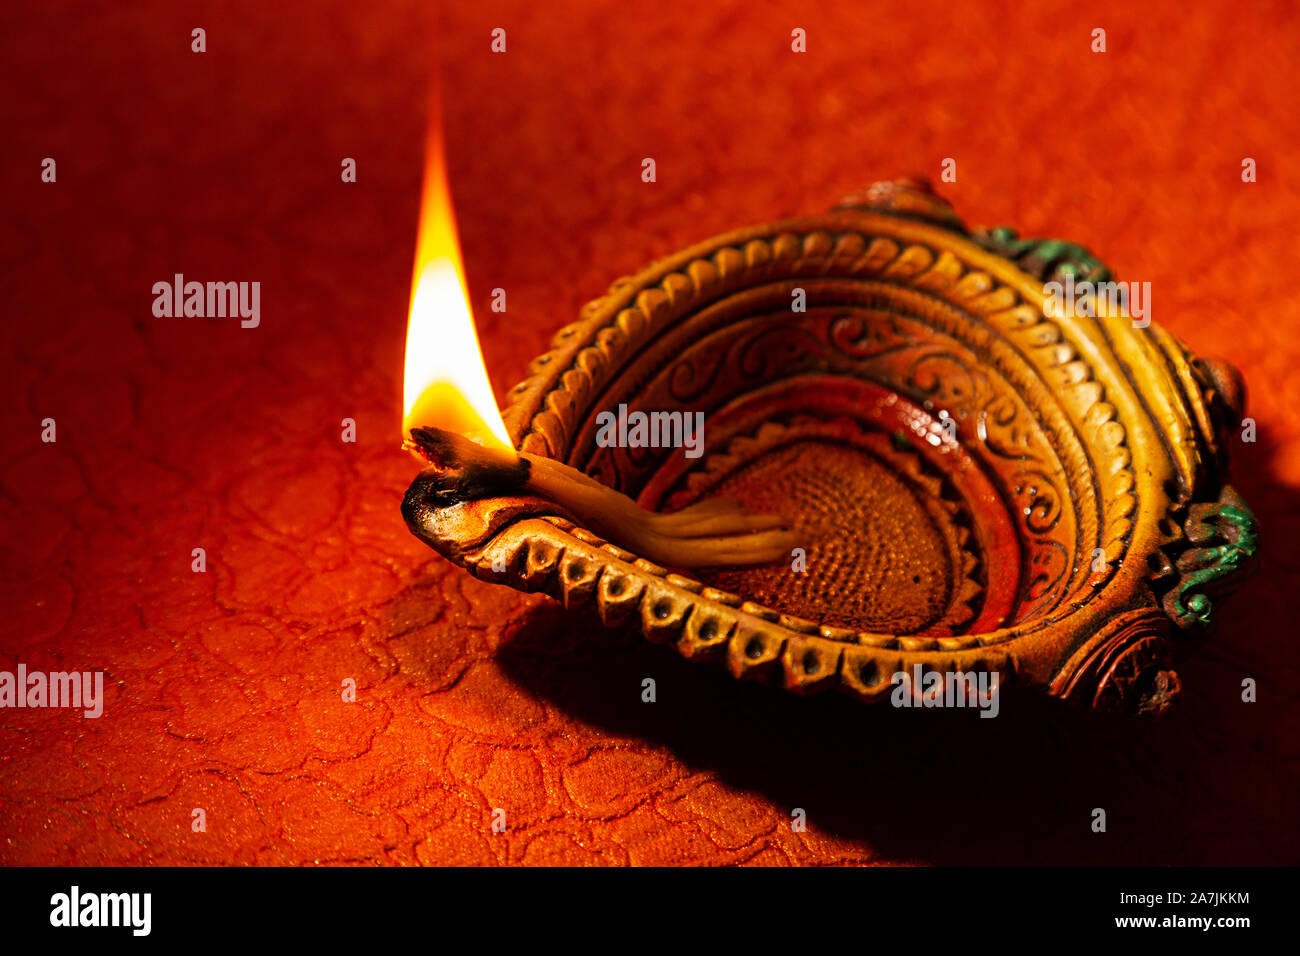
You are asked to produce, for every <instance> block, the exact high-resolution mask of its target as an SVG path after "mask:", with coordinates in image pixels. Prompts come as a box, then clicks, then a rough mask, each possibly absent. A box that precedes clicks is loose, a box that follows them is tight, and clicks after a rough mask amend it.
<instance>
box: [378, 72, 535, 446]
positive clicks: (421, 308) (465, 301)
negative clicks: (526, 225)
mask: <svg viewBox="0 0 1300 956" xmlns="http://www.w3.org/2000/svg"><path fill="white" fill-rule="evenodd" d="M404 392H405V396H404V404H403V417H402V431H403V433H406V432H407V431H409V430H410V429H411V428H413V427H415V426H417V425H433V426H436V427H438V428H445V429H447V430H448V431H454V432H458V433H460V434H462V435H465V436H467V437H469V438H473V439H475V440H477V441H479V442H482V443H483V444H485V445H498V446H503V447H506V448H510V447H513V446H512V445H511V443H510V435H509V434H508V433H507V432H506V426H505V423H504V422H503V421H502V420H501V412H500V411H499V410H498V409H497V404H496V400H495V399H494V398H493V397H492V386H491V384H490V383H489V382H488V375H487V367H486V366H485V365H484V364H483V352H482V350H481V349H480V348H479V344H478V336H477V334H476V333H475V331H474V317H473V315H472V314H471V312H470V307H469V292H468V289H467V288H466V285H465V270H464V267H463V265H462V263H461V255H460V241H459V239H458V237H457V233H456V214H455V211H454V210H453V209H452V205H451V190H450V189H449V188H448V186H447V165H446V160H445V158H444V154H443V146H442V116H441V110H440V108H439V101H438V91H437V90H436V89H434V90H433V91H432V95H431V109H430V120H429V138H428V144H427V147H426V150H425V167H424V198H423V201H422V202H421V206H420V229H419V238H418V239H417V241H416V246H415V269H414V272H413V274H412V277H411V313H410V317H409V319H408V321H407V325H406V376H405V386H404Z"/></svg>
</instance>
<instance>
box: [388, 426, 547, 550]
mask: <svg viewBox="0 0 1300 956" xmlns="http://www.w3.org/2000/svg"><path fill="white" fill-rule="evenodd" d="M411 443H412V445H413V446H414V448H415V450H416V451H418V452H419V453H420V454H421V455H423V456H424V457H425V458H426V459H427V460H428V462H429V464H430V465H431V466H432V467H430V468H428V469H426V470H425V471H424V472H422V473H421V474H420V476H419V477H418V478H416V480H415V481H414V482H412V484H411V487H410V488H408V489H407V492H406V496H405V498H403V500H402V514H403V515H404V516H405V517H406V523H407V524H408V525H411V526H412V528H414V527H415V526H416V525H417V524H419V523H421V521H420V518H421V516H422V515H423V514H425V513H427V511H428V510H429V509H432V508H446V507H448V506H450V505H455V504H460V503H461V502H463V501H470V500H473V499H476V498H493V497H497V496H501V495H514V494H519V493H520V491H521V490H522V489H523V486H524V484H525V483H526V482H527V481H528V476H529V472H530V465H529V462H528V459H527V458H524V457H523V456H522V455H519V454H516V453H515V452H514V451H513V450H511V449H504V448H490V447H487V446H484V445H480V444H478V443H477V442H474V441H470V440H469V439H468V438H466V437H465V436H464V435H458V434H456V433H455V432H449V431H444V430H443V429H441V428H431V427H428V426H420V427H417V428H413V429H411Z"/></svg>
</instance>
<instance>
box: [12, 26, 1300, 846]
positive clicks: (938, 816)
mask: <svg viewBox="0 0 1300 956" xmlns="http://www.w3.org/2000/svg"><path fill="white" fill-rule="evenodd" d="M30 6H31V7H33V8H36V7H39V9H30V10H18V9H17V5H6V6H5V7H4V8H3V11H2V12H0V89H2V90H3V91H4V92H3V94H0V117H2V119H3V123H2V124H0V129H3V139H4V141H5V146H4V148H3V149H2V150H0V184H2V188H3V194H4V200H3V217H0V270H3V282H2V286H0V304H2V305H3V328H4V331H3V353H2V354H0V363H2V364H0V368H2V369H3V375H2V376H0V388H2V390H3V401H2V402H0V415H2V416H3V422H2V434H3V440H4V445H3V447H4V457H3V462H2V463H0V521H3V531H4V533H3V536H0V571H2V572H3V582H2V583H0V635H2V638H0V668H3V669H13V668H14V667H15V665H16V664H17V662H18V661H20V660H21V661H22V662H24V663H26V664H27V665H28V666H29V667H31V668H40V669H46V670H59V669H66V668H77V669H92V670H94V669H102V670H103V671H105V672H106V680H107V683H108V688H107V692H106V694H107V702H106V709H105V713H104V716H103V717H102V718H100V719H99V720H86V719H83V718H81V717H80V716H78V715H76V714H73V713H69V712H67V711H60V710H46V711H32V710H22V711H18V710H6V711H0V861H3V862H5V863H71V862H82V863H106V864H112V863H142V862H149V863H226V862H235V863H311V862H374V863H470V862H475V863H477V862H484V863H489V862H494V863H530V864H531V863H679V862H691V863H693V862H752V863H783V862H793V863H819V862H841V861H849V862H930V863H952V862H1079V863H1103V862H1117V863H1129V862H1132V863H1245V862H1259V863H1274V862H1290V863H1295V862H1297V861H1298V860H1300V853H1297V836H1296V829H1295V827H1294V825H1293V817H1292V814H1293V813H1294V810H1295V806H1296V792H1295V781H1296V777H1297V769H1298V767H1297V765H1298V763H1300V724H1298V721H1297V716H1296V713H1297V712H1296V703H1297V694H1296V680H1297V665H1296V656H1295V642H1296V637H1297V627H1296V624H1295V620H1296V618H1295V614H1296V604H1295V601H1296V595H1297V594H1300V560H1297V549H1296V545H1295V542H1296V541H1297V539H1300V508H1298V507H1297V499H1296V493H1297V489H1298V488H1300V437H1297V418H1296V410H1297V408H1300V375H1297V373H1296V362H1297V358H1298V357H1300V335H1297V332H1300V328H1298V325H1300V323H1297V317H1296V312H1297V307H1298V306H1300V302H1298V298H1300V296H1298V293H1297V284H1296V275H1295V265H1296V262H1297V261H1300V239H1298V238H1297V232H1298V231H1297V225H1296V213H1297V208H1298V206H1300V204H1298V203H1297V190H1296V186H1295V179H1296V176H1297V174H1298V172H1297V169H1296V156H1297V154H1296V147H1297V145H1298V141H1300V137H1298V136H1297V132H1298V130H1297V125H1298V123H1297V118H1296V117H1297V115H1298V111H1297V108H1296V99H1295V98H1296V95H1297V82H1296V80H1297V77H1298V76H1300V71H1298V69H1297V58H1298V57H1300V29H1298V26H1300V24H1298V23H1297V15H1296V14H1295V13H1294V12H1292V11H1293V9H1294V8H1293V5H1291V4H1288V3H1281V2H1279V3H1276V4H1271V5H1270V4H1242V3H1240V2H1236V0H1233V2H1218V3H1208V4H1196V5H1194V6H1190V7H1189V6H1188V5H1186V4H1183V3H1180V2H1173V0H1170V2H1149V3H1143V4H1132V3H1127V2H1125V3H1117V4H1110V5H1105V6H1103V7H1098V8H1097V9H1095V10H1093V11H1086V10H1085V9H1084V8H1083V7H1082V6H1081V5H1079V4H1076V3H1064V2H1052V3H1035V4H1033V5H1032V9H1022V8H1020V7H1019V6H1018V5H1015V4H1002V3H981V4H966V3H962V4H952V3H947V2H929V0H926V2H921V0H908V2H906V3H890V4H862V3H844V4H824V3H815V4H814V3H809V4H802V5H796V4H771V3H752V2H751V3H741V2H736V0H726V2H717V3H700V2H698V0H692V2H677V0H658V2H655V3H650V4H631V3H627V2H590V0H583V2H575V0H568V2H566V3H564V4H539V3H535V2H522V0H521V2H511V3H494V2H482V0H475V2H472V3H459V4H455V5H453V6H450V7H448V8H447V9H445V10H444V11H443V13H442V25H441V30H440V31H439V32H440V35H441V37H442V55H443V58H444V62H445V70H446V72H445V78H446V89H447V100H448V101H447V106H446V121H447V135H448V149H449V154H450V156H449V163H450V178H451V183H452V189H453V192H454V194H455V199H456V202H457V205H458V213H459V217H460V222H461V230H462V239H463V244H464V249H465V256H466V262H467V271H468V277H469V283H470V287H471V291H472V295H473V297H474V299H475V306H476V312H477V314H478V316H479V322H480V335H481V337H482V339H483V344H484V350H485V352H486V354H487V360H488V365H489V368H490V371H491V372H492V375H493V379H494V383H495V384H496V386H497V391H498V393H502V392H504V391H505V390H506V388H508V387H509V386H510V385H512V384H513V383H514V382H515V381H516V380H518V379H519V378H520V377H521V376H522V374H523V372H524V368H525V364H526V362H527V360H528V359H529V358H531V357H532V356H533V355H534V354H536V353H538V352H540V351H542V350H543V348H544V346H545V344H546V343H547V341H548V339H549V337H550V335H551V333H552V331H553V330H554V329H555V328H557V327H558V326H560V325H561V324H563V323H565V322H567V321H569V320H570V319H571V318H572V317H574V316H575V315H576V313H577V310H578V308H579V306H580V305H581V304H582V303H583V302H584V301H586V300H587V299H590V298H593V297H594V296H596V295H598V294H600V293H601V292H602V291H603V290H604V289H605V288H606V286H607V285H608V284H609V282H610V280H612V279H613V278H615V277H617V276H620V275H624V274H627V273H630V272H632V271H634V270H636V269H637V268H638V267H640V266H641V265H643V264H644V263H646V262H647V261H649V260H651V259H653V258H655V257H657V256H660V255H663V254H666V253H669V252H671V251H673V250H675V249H676V248H678V247H679V246H682V245H684V244H686V243H689V242H694V241H696V240H699V239H702V238H705V237H707V236H710V235H712V234H715V233H718V232H722V231H725V230H728V229H730V228H733V227H736V226H740V225H744V224H748V223H753V222H759V221H763V220H767V219H773V218H780V217H784V216H788V215H797V214H804V213H808V212H813V211H817V210H821V209H823V208H825V207H827V206H828V205H829V204H831V203H832V202H834V201H835V200H837V199H838V198H839V197H841V196H842V195H844V194H845V193H847V192H849V191H851V190H853V189H855V188H857V187H859V186H861V185H863V184H865V183H866V182H869V181H871V180H874V179H881V178H889V177H892V176H895V175H905V174H912V175H918V174H919V175H925V176H929V177H931V178H935V179H937V177H938V171H939V164H940V161H941V160H942V159H943V158H944V157H953V158H956V159H957V162H958V182H957V183H955V184H950V185H946V186H944V187H943V190H944V192H945V195H947V196H948V197H949V198H950V199H951V200H952V201H953V203H954V205H955V206H956V207H957V209H958V211H959V212H960V213H961V214H962V215H963V216H964V217H966V219H967V221H968V222H971V223H972V224H999V223H1005V224H1008V225H1013V226H1017V227H1019V228H1021V229H1022V231H1023V232H1024V233H1025V234H1030V235H1043V234H1047V235H1062V236H1066V237H1068V238H1072V239H1075V240H1077V241H1080V242H1082V243H1084V244H1086V245H1088V246H1090V247H1091V248H1093V249H1094V250H1095V251H1097V252H1098V253H1099V254H1100V255H1101V256H1102V257H1103V258H1105V259H1106V260H1107V261H1108V262H1109V263H1110V264H1111V265H1112V266H1113V267H1114V268H1115V269H1116V270H1117V272H1118V273H1119V274H1120V276H1121V277H1122V278H1130V279H1139V280H1149V281H1150V282H1152V284H1153V288H1154V297H1153V306H1154V317H1155V319H1156V321H1158V322H1161V323H1164V324H1165V325H1167V326H1168V327H1169V328H1170V329H1172V330H1173V331H1174V332H1175V333H1177V334H1178V335H1180V336H1181V337H1182V338H1183V339H1185V340H1186V341H1187V342H1188V343H1189V344H1191V345H1192V346H1193V347H1194V348H1196V349H1197V350H1198V351H1200V352H1201V353H1203V354H1210V355H1221V356H1224V357H1226V358H1229V359H1230V360H1231V361H1233V362H1234V363H1236V364H1237V365H1238V366H1239V367H1240V368H1241V369H1242V371H1243V372H1244V373H1245V375H1246V378H1247V380H1248V383H1249V385H1250V388H1251V405H1250V413H1251V414H1253V415H1254V417H1255V418H1256V419H1257V420H1258V422H1259V437H1260V440H1259V441H1258V443H1256V444H1254V445H1239V446H1238V447H1237V449H1236V462H1235V481H1236V484H1237V485H1238V487H1239V489H1240V490H1241V492H1242V493H1243V495H1244V496H1245V498H1246V500H1247V501H1248V502H1249V503H1250V504H1251V505H1252V506H1253V507H1254V508H1255V509H1256V511H1257V514H1258V516H1259V518H1260V521H1261V524H1262V526H1263V531H1264V535H1265V541H1264V551H1263V557H1262V561H1261V566H1260V570H1259V573H1258V575H1257V577H1256V578H1255V579H1254V580H1253V581H1252V582H1251V583H1250V584H1248V585H1247V586H1246V587H1245V589H1244V590H1243V591H1242V592H1241V593H1240V594H1239V595H1238V597H1237V598H1236V599H1235V600H1234V601H1233V603H1232V605H1231V610H1230V611H1228V613H1226V614H1225V615H1223V618H1224V620H1223V627H1222V629H1221V632H1220V635H1219V637H1218V638H1217V639H1216V640H1215V642H1214V643H1213V644H1212V645H1211V646H1210V647H1208V648H1207V649H1206V651H1205V652H1204V653H1203V654H1201V655H1200V656H1199V657H1197V658H1196V659H1195V660H1194V661H1193V662H1191V663H1190V664H1189V665H1187V666H1186V667H1185V668H1183V670H1182V676H1183V678H1184V684H1185V687H1186V688H1187V696H1186V699H1185V701H1184V705H1183V707H1182V708H1181V710H1180V711H1179V712H1177V713H1175V714H1174V715H1173V716H1171V717H1170V718H1169V719H1167V720H1164V721H1163V722H1143V723H1136V722H1129V721H1119V720H1111V719H1103V718H1098V717H1095V716H1092V715H1088V714H1076V713H1062V712H1060V711H1059V709H1057V708H1050V707H1036V708H1035V707H1031V708H1030V709H1029V712H1026V710H1025V707H1023V706H1020V707H1017V708H1016V711H1015V712H1014V713H1012V712H1010V711H1009V709H1008V708H1004V713H1003V716H1002V717H1001V718H1000V719H998V720H995V721H979V720H970V719H966V718H969V716H970V715H966V714H953V715H948V714H929V713H922V714H918V713H916V712H913V711H902V712H899V711H893V710H890V709H876V710H867V709H865V708H862V707H859V706H858V705H856V704H854V703H853V702H850V701H848V700H841V699H817V700H807V701H806V700H798V699H792V698H787V697H786V696H785V695H783V694H781V693H780V692H778V691H774V690H768V689H764V688H757V687H751V686H742V685H739V684H735V683H733V682H732V681H731V680H730V679H729V678H728V677H726V676H725V675H724V674H722V673H721V672H717V673H715V672H713V671H711V670H705V669H701V668H697V667H695V666H693V665H690V664H688V663H686V662H684V661H681V660H680V659H678V658H677V657H676V656H675V655H673V654H672V653H671V652H669V651H666V650H664V649H662V648H657V647H652V646H649V645H646V644H644V643H643V642H640V641H637V640H631V639H621V638H620V639H615V638H611V637H609V636H607V635H606V634H605V633H604V632H602V631H601V630H600V629H599V628H598V627H596V626H595V625H593V624H592V623H591V622H589V621H574V620H572V619H569V618H567V617H565V616H563V615H561V614H560V613H559V612H558V611H557V610H556V609H555V607H554V605H552V604H550V603H548V602H547V601H546V600H544V599H541V598H527V597H523V596H521V595H518V594H516V593H514V592H513V591H510V590H508V589H501V588H496V587H493V586H490V585H488V584H484V583H481V582H478V581H476V580H473V579H471V578H470V577H468V576H467V575H465V574H463V573H461V572H460V571H458V570H456V569H454V568H452V567H450V566H449V565H447V564H446V563H445V562H443V561H442V560H441V559H439V558H438V557H437V556H436V555H434V554H433V553H432V552H430V551H427V550H426V549H424V548H423V547H422V546H421V545H419V544H418V543H417V542H416V541H415V539H414V538H412V537H411V536H410V535H409V534H408V533H407V531H406V529H405V527H404V526H403V524H402V520H401V517H400V515H399V512H398V503H399V500H400V497H401V494H402V491H403V490H404V488H405V486H406V485H407V483H408V482H409V480H410V478H411V477H412V475H413V474H414V472H415V465H414V463H413V461H412V460H411V459H410V458H409V457H408V456H407V455H406V454H405V453H403V452H401V451H400V450H399V448H398V424H399V423H398V416H399V407H398V405H399V400H400V396H399V393H400V381H399V378H400V371H401V363H402V346H403V336H404V325H405V316H406V308H407V295H408V292H409V281H410V266H411V255H412V248H413V242H414V233H415V225H416V223H415V214H416V210H417V202H418V192H419V175H420V168H421V161H422V156H421V150H422V146H423V133H424V129H423V124H424V112H423V110H424V106H423V98H424V91H425V89H426V85H427V83H428V79H429V73H430V69H431V57H430V46H431V39H432V37H433V35H434V32H435V26H434V14H433V10H432V8H431V7H429V6H428V5H426V4H423V3H414V2H408V3H398V2H380V0H371V2H367V3H363V4H357V3H310V4H309V3H274V4H258V3H251V2H250V3H241V4H228V3H210V4H197V5H195V6H194V7H193V8H192V9H188V10H187V9H184V8H183V7H182V5H177V4H172V3H145V4H132V5H130V9H126V8H123V9H117V8H116V7H117V5H113V8H112V9H106V10H96V11H94V12H83V10H82V9H81V7H82V6H83V5H81V4H69V3H45V4H39V5H35V4H33V5H30ZM106 6H107V5H106ZM561 9H563V11H564V13H563V14H561V13H560V12H558V11H559V10H561ZM548 11H556V12H548ZM633 11H636V12H633ZM195 26H202V27H204V28H205V29H206V30H207V33H208V52H207V53H206V54H203V55H197V54H193V53H191V52H190V49H189V44H190V41H189V33H190V30H191V28H193V27H195ZM497 26H500V27H504V28H506V30H507V31H508V53H507V54H505V55H501V56H498V55H493V54H491V53H490V52H489V33H490V31H491V29H492V28H493V27H497ZM796 26H799V27H803V28H805V29H806V30H807V31H808V53H807V54H805V55H795V54H793V53H791V52H790V49H789V36H790V30H791V29H792V28H793V27H796ZM1095 26H1101V27H1105V28H1106V29H1107V30H1108V47H1109V51H1108V52H1107V53H1106V54H1105V55H1096V54H1093V53H1092V52H1090V49H1089V46H1090V31H1091V29H1092V28H1093V27H1095ZM46 156H51V157H54V158H56V160H57V162H58V182H57V183H56V184H53V185H50V184H43V183H41V182H40V179H39V173H40V162H41V159H42V158H43V157H46ZM344 156H352V157H355V158H356V159H357V161H358V167H359V180H360V181H359V182H358V183H357V184H356V185H345V184H342V183H341V182H340V178H339V168H340V167H339V164H340V160H341V158H342V157H344ZM646 156H652V157H654V158H655V159H656V161H657V163H658V182H657V183H655V184H653V185H647V184H644V183H642V182H641V180H640V175H639V174H640V161H641V159H642V158H643V157H646ZM1246 156H1250V157H1253V158H1255V159H1256V160H1257V162H1258V166H1259V182H1258V183H1256V184H1253V185H1247V184H1243V183H1242V182H1241V179H1240V168H1241V160H1242V158H1243V157H1246ZM174 272H183V273H185V274H186V276H187V277H192V278H195V279H199V280H201V281H202V280H249V281H251V280H258V281H260V282H261V283H262V325H261V327H260V328H258V329H254V330H243V329H240V328H239V327H238V325H237V323H235V322H233V321H230V320H226V321H220V320H212V321H208V320H200V319H189V320H183V319H156V318H154V317H153V316H152V314H151V303H152V294H151V291H150V290H151V286H152V284H153V283H154V282H156V281H158V280H160V279H169V278H170V277H171V275H172V274H173V273H174ZM496 286H501V287H504V288H505V289H507V290H508V304H509V312H508V313H507V314H504V315H498V314H494V313H492V312H491V311H489V310H488V308H487V301H488V297H489V294H490V290H491V289H492V288H493V287H496ZM47 416H48V417H53V418H55V419H56V420H57V422H58V442H57V444H54V445H48V444H42V443H41V442H40V424H39V423H40V421H41V419H43V418H45V417H47ZM348 417H350V418H354V419H355V420H356V421H357V423H358V434H359V441H358V442H357V443H356V444H344V443H342V442H341V441H340V440H339V432H340V428H339V424H340V421H341V419H343V418H348ZM195 547H203V548H206V549H207V554H208V561H209V569H208V572H207V573H206V574H195V573H192V572H191V571H190V552H191V549H192V548H195ZM646 676H653V677H655V678H656V679H657V681H658V687H659V701H658V703H656V704H654V705H645V704H642V703H641V702H640V698H639V691H640V682H641V679H642V678H643V677H646ZM1245 676H1250V677H1254V678H1256V679H1257V680H1258V681H1259V698H1260V699H1259V702H1258V703H1257V704H1254V705H1246V704H1243V703H1241V701H1240V683H1241V680H1242V678H1243V677H1245ZM347 677H353V678H355V679H356V681H357V683H358V685H359V700H358V702H357V703H355V704H345V703H343V702H342V701H341V699H340V685H341V682H342V680H343V679H344V678H347ZM195 807H202V808H204V809H205V810H206V813H207V821H208V829H207V832H206V833H193V832H191V829H190V813H191V809H192V808H195ZM494 807H502V808H504V809H505V810H506V811H507V820H508V823H509V829H508V831H507V832H506V833H504V834H494V833H493V832H492V831H491V827H490V823H491V818H490V814H491V810H492V808H494ZM795 807H800V808H803V809H805V810H806V812H807V815H808V821H809V828H808V831H807V832H806V833H795V832H792V830H791V828H790V825H789V823H790V819H791V817H790V813H791V809H792V808H795ZM1094 807H1104V808H1106V809H1107V811H1108V814H1109V832H1108V833H1106V834H1104V835H1098V834H1093V833H1092V832H1091V831H1090V829H1089V822H1090V813H1091V810H1092V808H1094Z"/></svg>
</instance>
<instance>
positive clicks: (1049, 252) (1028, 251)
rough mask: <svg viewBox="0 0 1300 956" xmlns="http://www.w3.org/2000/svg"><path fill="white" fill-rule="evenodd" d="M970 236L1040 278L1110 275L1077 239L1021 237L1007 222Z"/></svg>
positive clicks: (1094, 278) (1103, 277)
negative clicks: (1069, 240) (1074, 240)
mask: <svg viewBox="0 0 1300 956" xmlns="http://www.w3.org/2000/svg"><path fill="white" fill-rule="evenodd" d="M971 238H972V239H974V240H975V241H976V242H977V243H979V244H980V245H981V246H983V247H984V248H986V249H988V250H989V251H990V252H996V253H997V254H998V255H1000V256H1005V257H1006V258H1008V259H1012V260H1015V262H1016V263H1017V264H1019V265H1020V267H1021V268H1023V269H1024V270H1025V271H1026V272H1028V273H1029V274H1030V275H1034V276H1037V277H1038V278H1040V279H1042V280H1043V281H1044V282H1046V281H1048V280H1050V279H1051V278H1052V277H1053V276H1064V275H1067V274H1068V275H1072V276H1075V277H1076V278H1078V279H1080V280H1086V281H1089V282H1106V281H1109V280H1110V279H1111V278H1113V275H1112V273H1111V271H1110V267H1109V266H1107V265H1106V263H1104V262H1102V261H1101V260H1100V259H1098V258H1097V257H1096V256H1094V255H1093V254H1092V253H1091V252H1089V251H1088V250H1087V249H1085V248H1084V247H1083V246H1081V245H1079V244H1078V243H1077V242H1068V241H1066V240H1064V239H1021V238H1020V237H1019V234H1018V233H1017V232H1016V230H1014V229H1011V228H1009V227H1007V226H997V227H996V228H993V229H989V230H986V231H984V232H975V233H972V234H971Z"/></svg>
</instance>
